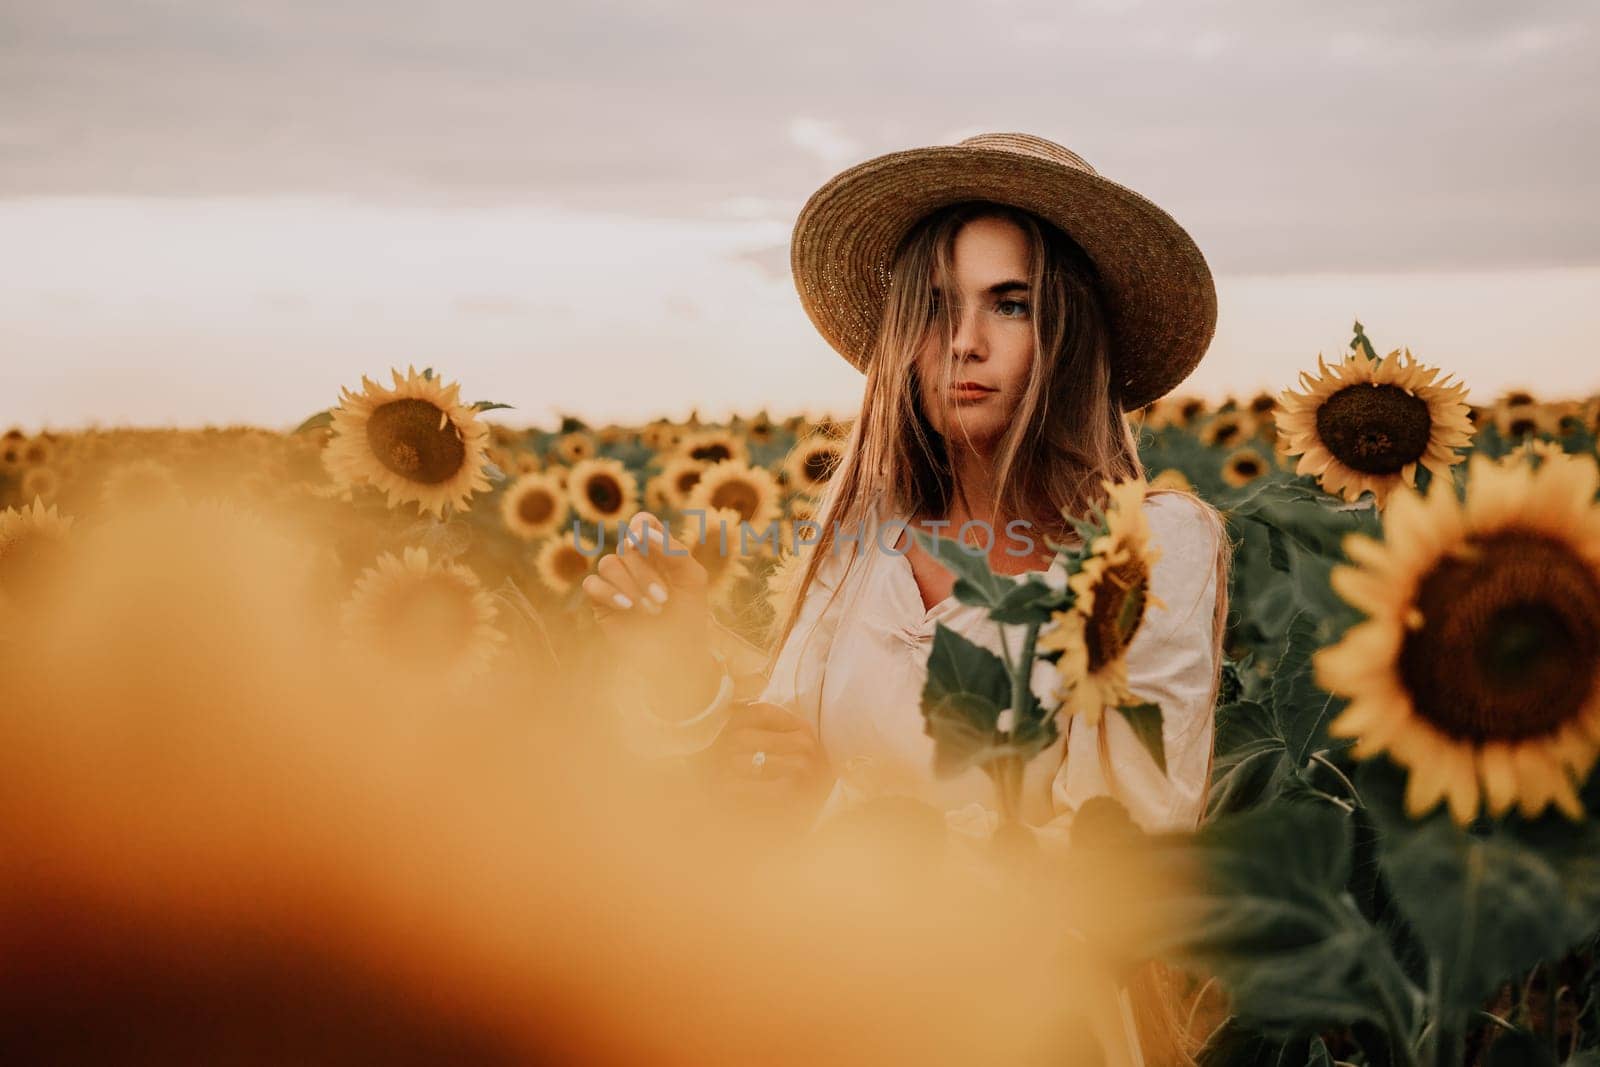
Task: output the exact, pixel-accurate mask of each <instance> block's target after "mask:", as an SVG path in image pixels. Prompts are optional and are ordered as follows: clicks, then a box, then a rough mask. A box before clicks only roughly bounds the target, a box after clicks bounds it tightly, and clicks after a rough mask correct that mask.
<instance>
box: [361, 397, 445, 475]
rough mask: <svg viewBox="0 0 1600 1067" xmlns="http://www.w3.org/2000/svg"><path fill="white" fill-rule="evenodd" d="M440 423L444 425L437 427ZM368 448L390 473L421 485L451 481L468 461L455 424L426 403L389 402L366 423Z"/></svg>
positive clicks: (410, 398)
mask: <svg viewBox="0 0 1600 1067" xmlns="http://www.w3.org/2000/svg"><path fill="white" fill-rule="evenodd" d="M441 421H443V422H444V425H443V426H440V425H439V423H440V422H441ZM367 447H368V448H370V449H372V454H373V455H374V456H375V457H377V460H378V462H379V463H382V464H383V465H384V466H385V467H387V468H388V469H389V470H391V471H393V472H394V473H395V474H398V475H400V477H402V478H405V479H408V480H409V481H413V482H421V483H422V484H423V485H438V484H439V483H440V482H447V481H449V480H450V479H451V478H454V477H455V476H456V474H457V472H459V471H460V470H461V467H462V465H463V464H464V463H465V462H466V459H467V446H466V445H465V444H463V443H462V441H461V438H460V437H459V436H458V435H457V434H456V428H455V424H454V423H452V422H450V420H449V419H448V418H445V417H444V413H443V412H441V411H440V410H439V409H438V408H437V407H435V406H434V405H432V404H430V403H428V402H427V401H426V400H418V399H417V398H415V397H407V398H405V399H403V400H391V401H390V402H389V403H387V404H384V405H383V406H382V407H380V408H378V409H377V410H376V411H374V412H373V413H372V415H371V417H369V418H368V419H367Z"/></svg>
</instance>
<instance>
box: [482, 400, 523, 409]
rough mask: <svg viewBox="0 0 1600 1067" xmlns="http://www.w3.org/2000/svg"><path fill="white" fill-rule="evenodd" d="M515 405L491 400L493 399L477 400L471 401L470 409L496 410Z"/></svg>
mask: <svg viewBox="0 0 1600 1067" xmlns="http://www.w3.org/2000/svg"><path fill="white" fill-rule="evenodd" d="M515 406H516V405H514V404H501V403H497V402H496V401H493V400H478V401H474V402H473V405H472V410H473V411H497V410H499V409H501V408H512V407H515Z"/></svg>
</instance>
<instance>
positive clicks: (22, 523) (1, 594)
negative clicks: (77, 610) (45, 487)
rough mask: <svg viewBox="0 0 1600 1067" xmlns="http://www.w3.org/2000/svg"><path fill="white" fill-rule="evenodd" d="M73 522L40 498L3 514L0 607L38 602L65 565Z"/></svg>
mask: <svg viewBox="0 0 1600 1067" xmlns="http://www.w3.org/2000/svg"><path fill="white" fill-rule="evenodd" d="M72 521H73V520H72V519H71V518H63V517H62V515H61V513H60V512H59V511H58V510H57V509H56V507H55V505H50V506H49V507H46V506H45V503H44V501H43V500H40V499H39V498H37V497H35V498H34V501H33V503H32V504H29V505H28V506H27V507H24V508H22V509H20V510H19V509H17V508H6V509H5V510H4V511H0V605H5V604H6V603H7V602H8V601H11V602H21V603H24V604H27V603H33V602H36V600H37V599H38V597H39V596H40V595H41V594H42V592H43V590H44V589H45V588H46V587H47V586H48V584H49V582H50V580H51V578H52V577H53V576H54V574H55V573H56V571H57V569H58V567H59V565H60V563H61V561H62V558H63V556H64V554H65V549H66V541H67V535H68V534H69V533H71V531H72Z"/></svg>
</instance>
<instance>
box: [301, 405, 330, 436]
mask: <svg viewBox="0 0 1600 1067" xmlns="http://www.w3.org/2000/svg"><path fill="white" fill-rule="evenodd" d="M332 425H333V409H332V408H329V409H328V410H326V411H319V412H317V413H316V414H315V415H312V416H311V417H310V418H308V419H306V421H305V422H302V423H301V424H300V425H299V426H296V427H295V428H294V430H293V432H294V433H305V432H306V431H307V430H320V429H321V428H322V427H324V426H332Z"/></svg>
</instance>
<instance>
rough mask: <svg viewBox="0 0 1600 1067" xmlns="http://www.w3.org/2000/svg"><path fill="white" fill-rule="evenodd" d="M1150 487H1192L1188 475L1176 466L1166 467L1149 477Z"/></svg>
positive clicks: (1187, 488)
mask: <svg viewBox="0 0 1600 1067" xmlns="http://www.w3.org/2000/svg"><path fill="white" fill-rule="evenodd" d="M1150 488H1152V489H1184V490H1189V489H1193V488H1194V486H1193V485H1192V484H1191V483H1190V481H1189V479H1188V477H1187V476H1186V475H1185V474H1184V473H1183V472H1182V471H1181V470H1179V469H1178V468H1177V467H1168V468H1166V469H1165V470H1163V471H1159V472H1157V474H1156V476H1155V477H1154V478H1151V479H1150Z"/></svg>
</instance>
